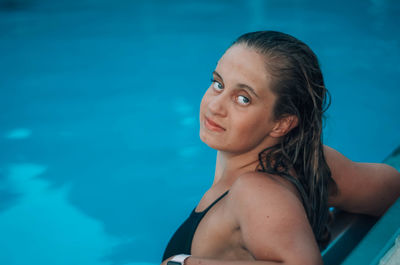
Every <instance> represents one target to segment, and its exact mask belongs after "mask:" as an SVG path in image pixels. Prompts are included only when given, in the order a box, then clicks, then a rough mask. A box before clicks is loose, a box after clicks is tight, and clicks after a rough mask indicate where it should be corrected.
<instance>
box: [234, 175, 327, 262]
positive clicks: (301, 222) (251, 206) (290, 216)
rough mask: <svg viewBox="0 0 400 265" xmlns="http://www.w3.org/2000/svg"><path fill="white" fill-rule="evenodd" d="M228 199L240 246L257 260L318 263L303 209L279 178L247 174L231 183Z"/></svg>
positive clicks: (316, 252) (312, 236)
mask: <svg viewBox="0 0 400 265" xmlns="http://www.w3.org/2000/svg"><path fill="white" fill-rule="evenodd" d="M230 196H231V204H232V205H231V209H232V211H233V212H234V216H235V218H236V219H237V222H238V224H239V227H240V230H241V235H242V240H243V245H244V246H243V247H245V248H246V249H248V250H249V251H250V252H251V253H252V255H253V256H254V257H255V258H256V259H257V260H274V261H286V262H289V261H290V262H292V261H293V262H294V263H293V264H297V263H298V262H299V264H320V262H321V256H320V252H319V249H318V246H317V243H316V241H315V238H314V235H313V232H312V229H311V227H310V225H309V222H308V219H307V215H306V213H305V211H304V207H303V205H302V203H301V201H300V200H299V198H298V196H297V195H296V194H295V193H294V192H293V190H292V189H291V188H290V186H289V187H288V186H287V185H286V184H285V183H284V182H281V181H280V180H279V177H276V176H270V175H268V174H265V173H261V172H251V173H246V174H244V175H243V176H241V177H240V178H238V180H237V181H236V182H235V183H234V184H233V186H232V188H231V192H230ZM290 262H289V263H290ZM301 262H303V263H301Z"/></svg>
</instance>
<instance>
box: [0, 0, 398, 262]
mask: <svg viewBox="0 0 400 265" xmlns="http://www.w3.org/2000/svg"><path fill="white" fill-rule="evenodd" d="M321 2H322V1H294V0H293V1H287V0H285V1H257V0H253V1H245V0H243V1H211V0H208V1H176V0H175V1H161V0H159V1H145V0H143V1H127V0H125V1H124V0H119V1H105V0H97V1H90V0H82V1H51V0H0V51H1V55H0V77H1V78H0V113H1V115H0V235H1V236H0V264H7V265H22V264H24V265H25V264H52V265H62V264H65V265H67V264H85V265H92V264H93V265H100V264H101V265H103V264H104V265H106V264H107V265H108V264H110V265H111V264H113V265H117V264H118V265H119V264H129V265H145V264H146V265H149V264H159V260H160V258H161V255H162V251H163V248H164V247H165V245H166V243H167V241H168V239H169V237H170V236H171V234H172V233H173V232H174V230H175V229H176V227H177V226H178V225H179V224H180V223H181V222H182V220H183V219H184V218H185V217H186V215H187V214H188V213H189V211H190V210H191V209H192V208H193V207H194V206H195V204H196V202H197V201H198V200H199V199H200V198H201V195H202V193H203V192H204V191H205V190H206V189H207V187H209V185H210V184H211V182H212V177H213V172H214V159H215V151H213V150H210V149H208V147H206V146H205V145H204V144H203V143H202V142H201V141H200V140H199V138H198V127H199V126H198V107H199V103H200V100H201V96H202V94H203V92H204V91H205V89H206V88H207V87H208V85H209V79H210V77H211V71H212V70H213V68H214V67H215V63H216V61H217V60H218V58H219V57H220V56H221V55H222V53H223V51H224V49H225V48H226V47H227V46H229V45H230V43H231V42H232V41H233V40H234V39H235V38H236V37H237V36H238V35H240V34H242V33H244V32H248V31H254V30H260V29H273V30H279V31H284V32H287V33H290V34H292V35H294V36H296V37H298V38H300V39H302V40H303V41H305V42H306V43H308V44H309V45H310V46H311V47H312V48H313V49H314V51H315V52H316V53H317V55H318V56H319V58H320V61H321V64H322V69H323V72H324V75H325V80H326V84H327V87H328V89H330V91H331V94H332V105H331V108H330V109H329V111H328V120H327V122H326V128H325V142H326V143H327V144H328V145H331V146H332V147H334V148H337V149H338V150H339V151H341V152H342V153H343V154H345V155H346V156H348V157H349V158H351V159H353V160H356V161H369V162H379V161H382V160H383V159H384V158H385V157H386V156H387V155H389V153H390V152H391V151H392V150H393V149H394V148H395V147H396V146H398V145H399V143H400V133H399V131H400V119H399V114H400V112H399V99H400V89H399V83H400V82H399V81H400V78H399V74H400V64H399V63H398V62H399V61H400V49H399V48H400V32H399V28H398V25H399V22H400V21H399V16H398V14H399V13H400V2H398V1H385V0H370V1H361V0H360V1H349V0H346V1H344V0H341V1H330V3H329V2H324V3H321ZM332 2H334V3H332Z"/></svg>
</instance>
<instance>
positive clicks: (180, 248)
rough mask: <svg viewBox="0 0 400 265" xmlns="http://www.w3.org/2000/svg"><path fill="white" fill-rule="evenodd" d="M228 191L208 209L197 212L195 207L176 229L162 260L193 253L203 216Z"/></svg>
mask: <svg viewBox="0 0 400 265" xmlns="http://www.w3.org/2000/svg"><path fill="white" fill-rule="evenodd" d="M228 192H229V190H227V191H226V192H225V193H224V194H222V195H221V196H220V197H219V198H218V199H216V200H215V201H214V202H213V203H212V204H211V205H210V206H208V207H207V209H205V210H204V211H202V212H196V211H195V210H196V208H194V209H193V211H192V213H191V214H190V216H189V217H188V218H187V219H186V221H185V222H184V223H183V224H182V225H181V226H180V227H179V228H178V230H176V232H175V234H174V235H173V236H172V238H171V239H170V241H169V243H168V245H167V248H166V249H165V252H164V255H163V258H162V260H165V259H167V258H169V257H171V256H174V255H178V254H188V255H190V254H191V247H192V241H193V236H194V233H195V232H196V229H197V226H198V225H199V223H200V221H201V219H203V217H204V216H205V215H206V213H207V212H208V211H209V210H210V209H211V207H213V206H214V205H215V204H216V203H217V202H218V201H219V200H221V199H222V198H223V197H224V196H225V195H226V194H228Z"/></svg>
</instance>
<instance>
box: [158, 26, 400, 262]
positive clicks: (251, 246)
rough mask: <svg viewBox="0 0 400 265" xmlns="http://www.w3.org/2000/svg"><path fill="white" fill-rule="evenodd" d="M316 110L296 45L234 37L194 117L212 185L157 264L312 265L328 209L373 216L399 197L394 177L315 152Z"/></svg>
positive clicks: (312, 70) (272, 35)
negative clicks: (210, 152) (209, 153)
mask: <svg viewBox="0 0 400 265" xmlns="http://www.w3.org/2000/svg"><path fill="white" fill-rule="evenodd" d="M326 102H327V90H326V88H325V86H324V81H323V78H322V74H321V70H320V67H319V64H318V60H317V58H316V56H315V54H314V53H313V52H312V51H311V50H310V48H309V47H308V46H307V45H306V44H304V43H303V42H301V41H299V40H297V39H295V38H294V37H292V36H290V35H287V34H284V33H280V32H274V31H263V32H253V33H247V34H244V35H242V36H240V37H239V38H238V39H237V40H236V41H235V42H234V43H233V45H232V46H231V47H230V48H229V49H228V50H227V51H226V52H225V54H224V55H223V56H222V58H221V59H220V60H219V62H218V65H217V67H216V69H215V71H214V72H213V79H212V83H211V86H210V87H209V89H208V90H207V92H206V93H205V95H204V97H203V99H202V102H201V107H200V138H201V140H202V141H203V142H204V143H206V144H207V145H208V146H210V147H211V148H214V149H216V150H218V153H217V161H216V169H215V176H214V182H213V185H212V186H211V188H210V189H209V190H208V191H207V192H206V193H205V194H204V196H203V198H202V199H201V201H200V203H199V204H198V205H197V207H196V209H195V210H194V211H193V212H192V214H191V215H190V217H189V218H188V220H186V222H185V223H184V224H183V225H182V226H181V227H180V228H179V229H178V230H177V232H176V233H175V235H174V236H173V237H172V239H171V241H170V242H169V244H168V246H167V249H166V251H165V253H164V258H163V259H164V262H163V264H167V262H168V264H189V265H191V264H203V265H208V264H209V265H212V264H277V263H283V264H321V263H322V259H321V255H320V249H319V245H320V244H322V243H323V242H324V240H325V239H326V238H327V235H328V230H327V221H328V213H329V211H328V207H329V206H336V207H341V208H343V209H345V210H348V211H352V212H357V213H369V214H375V215H379V214H381V213H383V212H384V211H385V210H386V209H387V208H388V207H389V206H390V204H391V203H392V202H393V201H394V200H395V199H396V198H397V197H398V196H399V191H400V176H399V173H398V172H397V171H396V170H395V169H393V168H391V167H389V166H387V165H383V164H360V163H354V162H351V161H350V160H348V159H346V158H345V157H343V156H342V155H341V154H339V153H338V152H336V151H335V150H333V149H331V148H329V147H326V146H324V145H323V144H322V115H323V113H324V111H325V109H326V105H327V104H326ZM383 190H385V192H382V191H383ZM177 254H187V255H192V256H179V255H178V256H176V255H177Z"/></svg>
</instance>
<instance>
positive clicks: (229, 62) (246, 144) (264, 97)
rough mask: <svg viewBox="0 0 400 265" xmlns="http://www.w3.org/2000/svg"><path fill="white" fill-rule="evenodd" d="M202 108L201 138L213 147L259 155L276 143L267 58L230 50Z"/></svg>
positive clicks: (245, 50) (240, 47)
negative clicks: (273, 132)
mask: <svg viewBox="0 0 400 265" xmlns="http://www.w3.org/2000/svg"><path fill="white" fill-rule="evenodd" d="M212 79H213V81H212V83H211V85H210V87H209V88H208V90H207V91H206V93H205V94H204V96H203V99H202V101H201V106H200V138H201V140H202V141H203V142H204V143H206V144H207V145H208V146H210V147H211V148H214V149H217V150H220V151H228V152H234V153H244V152H248V151H251V150H254V151H257V152H260V151H261V150H263V149H264V148H267V147H268V146H271V145H272V144H275V141H276V139H273V137H271V136H270V134H269V133H270V132H271V130H272V129H273V128H274V126H275V124H276V123H275V121H274V118H273V107H274V102H275V98H276V97H275V95H274V94H273V93H272V91H271V90H270V88H269V87H270V83H271V76H270V75H269V74H268V73H267V71H266V67H265V58H264V57H263V56H262V55H260V54H258V53H257V52H255V51H254V50H252V49H250V48H247V47H245V46H244V45H234V46H232V47H231V48H229V49H228V50H227V51H226V52H225V54H224V55H223V56H222V58H221V59H220V60H219V61H218V64H217V67H216V69H215V71H214V72H213V78H212Z"/></svg>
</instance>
